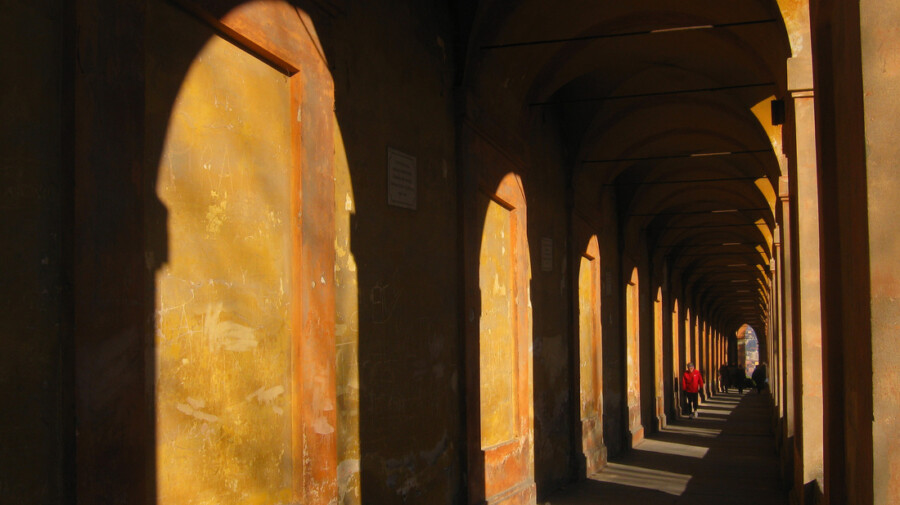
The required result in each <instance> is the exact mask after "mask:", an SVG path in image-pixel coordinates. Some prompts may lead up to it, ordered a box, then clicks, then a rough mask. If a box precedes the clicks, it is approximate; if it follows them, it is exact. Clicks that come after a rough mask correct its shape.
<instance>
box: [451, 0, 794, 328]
mask: <svg viewBox="0 0 900 505" xmlns="http://www.w3.org/2000/svg"><path fill="white" fill-rule="evenodd" d="M463 4H464V5H463V6H462V7H460V6H458V7H457V12H458V14H459V15H460V19H461V23H460V24H461V26H464V27H468V28H469V29H470V30H471V33H470V36H469V39H468V40H469V42H468V46H467V47H466V48H464V49H465V51H466V54H467V58H466V64H465V76H464V78H463V80H464V81H465V82H464V84H465V85H466V86H468V87H470V88H473V89H475V91H476V93H481V94H482V95H483V96H491V95H490V94H491V93H494V94H502V95H504V96H505V97H507V99H508V100H509V102H510V103H513V104H517V105H516V106H518V107H521V108H522V109H523V110H525V111H526V112H525V114H526V115H527V114H543V113H551V114H555V115H556V117H558V118H559V123H560V124H561V130H562V131H561V138H563V139H564V142H566V149H567V150H568V152H569V153H570V155H571V157H572V160H571V161H572V162H573V164H574V175H573V178H574V179H575V184H578V185H579V186H584V185H589V187H590V188H591V189H590V190H591V191H594V192H597V193H599V192H601V191H603V190H604V189H606V188H614V190H615V195H616V200H617V203H618V210H619V220H620V229H621V230H622V236H623V237H624V238H625V247H626V250H634V249H633V248H634V247H637V244H639V243H640V241H639V238H645V239H646V243H647V244H648V247H649V251H648V254H649V257H650V258H651V261H652V262H653V264H654V265H657V266H661V265H664V264H665V265H666V268H669V269H670V271H671V274H672V278H673V279H678V280H680V281H681V284H682V286H684V287H685V288H686V291H687V292H689V293H691V294H692V298H693V301H694V302H695V303H699V304H700V305H701V306H702V307H703V308H704V309H705V310H704V312H705V313H707V314H708V315H710V316H712V317H715V318H716V319H717V320H718V321H719V322H720V323H721V324H722V325H723V326H724V328H723V329H725V330H727V331H734V330H737V329H738V327H739V326H740V325H741V324H743V323H749V324H750V325H752V326H755V327H757V328H760V329H762V328H764V327H765V318H766V312H767V304H768V297H769V293H768V282H767V281H766V276H767V274H768V271H769V261H770V258H771V250H772V240H773V234H774V230H775V220H774V204H775V198H776V190H777V187H778V177H779V175H780V174H781V168H780V165H779V160H778V158H777V157H776V155H775V154H774V150H773V145H775V147H776V148H778V149H777V150H778V151H780V145H779V143H780V142H781V141H782V140H781V131H780V127H774V126H773V125H772V121H771V117H770V100H771V99H772V98H774V97H778V98H780V97H782V96H783V90H784V89H785V79H786V78H785V60H786V58H788V57H789V56H790V48H789V42H788V37H787V33H786V31H785V27H784V23H783V21H782V18H781V13H780V11H779V9H778V6H777V4H776V3H775V2H774V1H767V0H742V1H741V2H722V1H721V0H694V1H689V0H685V1H679V2H672V1H661V0H643V1H635V2H600V1H591V2H588V1H575V0H563V1H549V0H527V1H519V2H501V1H483V2H463ZM698 154H700V155H704V156H697V155H698ZM708 154H713V155H708ZM759 333H760V335H761V336H762V333H763V332H759Z"/></svg>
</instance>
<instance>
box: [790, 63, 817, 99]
mask: <svg viewBox="0 0 900 505" xmlns="http://www.w3.org/2000/svg"><path fill="white" fill-rule="evenodd" d="M787 89H788V91H789V92H790V93H791V97H793V98H799V97H798V94H800V95H801V96H804V97H805V96H812V92H813V89H814V85H813V65H812V57H810V56H805V57H798V58H788V59H787ZM807 93H808V94H807Z"/></svg>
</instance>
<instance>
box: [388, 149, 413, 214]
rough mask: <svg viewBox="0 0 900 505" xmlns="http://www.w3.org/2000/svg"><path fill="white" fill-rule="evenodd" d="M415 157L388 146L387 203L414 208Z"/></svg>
mask: <svg viewBox="0 0 900 505" xmlns="http://www.w3.org/2000/svg"><path fill="white" fill-rule="evenodd" d="M416 193H417V187H416V159H415V158H414V157H412V156H410V155H408V154H406V153H403V152H400V151H398V150H396V149H391V148H388V205H393V206H394V207H403V208H404V209H412V210H416Z"/></svg>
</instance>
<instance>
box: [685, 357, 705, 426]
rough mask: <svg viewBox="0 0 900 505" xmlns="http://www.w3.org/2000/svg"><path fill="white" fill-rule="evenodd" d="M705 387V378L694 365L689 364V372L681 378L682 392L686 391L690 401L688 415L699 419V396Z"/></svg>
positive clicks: (686, 371)
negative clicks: (701, 389)
mask: <svg viewBox="0 0 900 505" xmlns="http://www.w3.org/2000/svg"><path fill="white" fill-rule="evenodd" d="M702 387H703V377H702V376H701V375H700V371H699V370H697V369H696V368H694V364H693V363H688V364H687V370H685V371H684V375H682V376H681V390H682V391H684V393H685V396H687V401H688V415H689V416H690V417H691V418H694V419H696V418H697V396H698V393H699V392H700V388H702Z"/></svg>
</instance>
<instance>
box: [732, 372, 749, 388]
mask: <svg viewBox="0 0 900 505" xmlns="http://www.w3.org/2000/svg"><path fill="white" fill-rule="evenodd" d="M731 382H733V383H734V386H735V387H736V388H738V393H740V394H744V387H745V386H746V385H747V384H746V383H747V372H746V371H745V370H744V367H742V366H736V367H734V375H732V376H731Z"/></svg>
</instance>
